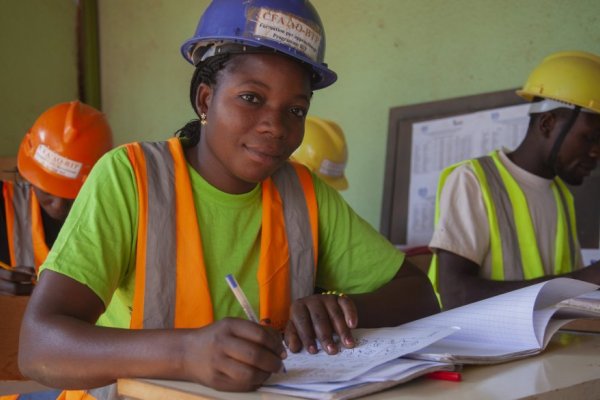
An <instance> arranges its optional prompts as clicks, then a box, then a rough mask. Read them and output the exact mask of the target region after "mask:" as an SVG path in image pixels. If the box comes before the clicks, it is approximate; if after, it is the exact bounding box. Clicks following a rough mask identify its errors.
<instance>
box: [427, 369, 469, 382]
mask: <svg viewBox="0 0 600 400" xmlns="http://www.w3.org/2000/svg"><path fill="white" fill-rule="evenodd" d="M425 377H427V378H429V379H437V380H441V381H452V382H460V381H461V380H462V375H461V374H460V372H456V371H434V372H429V373H428V374H425Z"/></svg>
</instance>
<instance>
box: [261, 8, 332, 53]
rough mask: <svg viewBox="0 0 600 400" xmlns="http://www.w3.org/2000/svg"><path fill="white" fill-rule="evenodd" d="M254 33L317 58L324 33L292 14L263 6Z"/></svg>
mask: <svg viewBox="0 0 600 400" xmlns="http://www.w3.org/2000/svg"><path fill="white" fill-rule="evenodd" d="M254 35H255V36H257V37H263V38H265V39H269V40H274V41H276V42H279V43H282V44H285V45H287V46H290V47H292V48H294V49H296V50H299V51H301V52H302V53H304V55H305V56H306V57H308V58H310V59H311V60H313V61H316V60H317V55H318V53H319V48H320V45H321V38H322V35H321V33H320V32H319V30H318V28H313V27H311V26H310V25H309V24H308V23H307V22H306V21H304V20H301V19H299V18H298V17H296V16H293V15H291V14H286V13H282V12H279V11H275V10H269V9H266V8H261V9H260V10H258V12H257V14H256V27H255V29H254Z"/></svg>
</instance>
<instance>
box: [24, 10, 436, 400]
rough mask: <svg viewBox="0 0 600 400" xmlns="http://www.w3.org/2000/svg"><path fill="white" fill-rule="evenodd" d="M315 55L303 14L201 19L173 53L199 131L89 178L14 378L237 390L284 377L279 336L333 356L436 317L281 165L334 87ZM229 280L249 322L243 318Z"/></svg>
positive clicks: (307, 177)
mask: <svg viewBox="0 0 600 400" xmlns="http://www.w3.org/2000/svg"><path fill="white" fill-rule="evenodd" d="M324 48H325V38H324V32H323V27H322V25H321V21H320V19H319V16H318V15H317V13H316V11H315V10H314V8H313V7H312V5H311V4H310V3H309V2H308V1H288V0H285V1H284V0H281V1H275V0H257V1H251V2H240V1H222V0H220V1H214V2H213V3H212V4H211V5H210V6H209V7H208V9H207V10H206V11H205V13H204V15H203V17H202V19H201V20H200V23H199V25H198V28H197V31H196V34H195V35H194V37H193V38H192V39H190V40H188V41H187V42H186V43H185V44H184V45H183V47H182V53H183V54H184V56H185V58H186V59H187V60H188V61H190V62H192V63H193V64H194V65H195V66H196V71H195V73H194V76H193V79H192V85H191V96H190V97H191V102H192V105H193V107H194V109H195V110H196V112H197V114H198V115H199V117H200V118H199V120H198V121H195V122H192V123H190V124H188V125H186V126H185V127H184V128H183V129H182V130H180V131H179V132H178V135H177V137H176V138H172V139H171V140H169V141H167V142H160V143H133V144H130V145H127V146H125V147H122V148H119V149H117V150H115V151H113V152H111V153H110V154H109V155H108V156H106V157H104V158H103V159H102V160H101V161H100V163H99V164H98V165H97V167H96V168H95V169H94V171H93V172H92V176H90V178H89V179H88V181H87V182H86V184H85V185H84V188H83V190H82V192H81V194H80V197H79V198H78V199H77V201H76V203H75V204H74V205H73V209H72V210H71V214H70V216H69V218H68V220H67V222H66V224H65V226H64V228H63V230H62V231H61V234H60V236H59V238H58V240H57V242H56V243H55V246H54V247H53V249H52V252H51V254H50V256H49V258H48V260H47V261H46V262H45V264H44V265H43V267H42V268H43V272H42V274H41V277H40V282H39V284H38V288H37V289H36V291H35V293H34V296H33V298H32V299H31V302H30V305H29V309H28V311H27V315H26V317H25V321H24V324H23V329H22V336H21V352H20V367H21V369H22V371H23V372H24V373H25V374H26V375H28V376H29V377H31V378H33V379H35V380H37V381H40V382H43V383H45V384H47V385H51V386H54V387H62V388H71V389H73V388H83V389H89V388H94V387H99V386H103V385H108V384H111V383H113V382H114V381H115V380H116V379H117V378H125V377H146V378H166V379H183V380H190V381H195V382H199V383H202V384H205V385H208V386H211V387H213V388H216V389H219V390H227V391H247V390H253V389H255V388H257V387H258V386H260V385H261V384H262V383H263V382H264V381H265V380H266V379H267V378H268V377H269V376H270V374H272V373H275V372H277V371H279V370H280V369H281V367H282V360H283V359H284V358H285V357H286V349H285V347H284V345H283V344H282V340H281V338H282V336H281V333H283V336H284V338H285V342H286V343H287V345H288V348H289V349H290V350H291V351H294V352H295V351H299V350H300V349H301V348H303V347H305V348H307V349H308V350H309V351H310V352H316V351H317V347H316V342H317V341H319V342H320V344H321V345H322V347H323V349H325V351H327V352H328V353H330V354H334V353H336V352H337V351H338V345H340V344H337V343H335V342H334V339H333V338H334V334H337V335H339V337H340V338H341V345H343V346H347V347H352V346H354V341H353V339H352V335H351V328H354V327H357V326H361V327H369V326H383V325H397V324H399V323H402V322H404V321H408V320H412V319H415V318H419V317H421V316H425V315H428V314H431V313H433V312H436V311H437V310H438V309H437V302H436V299H435V297H434V294H433V291H432V288H431V286H430V284H429V281H428V280H427V278H426V277H425V275H424V274H422V273H421V272H420V271H419V270H418V269H417V268H416V267H414V266H412V265H410V264H407V263H406V262H404V255H403V254H402V253H400V252H398V251H396V249H395V248H394V247H393V246H392V245H391V244H390V243H389V242H387V241H386V240H385V238H383V237H382V236H380V235H379V234H378V233H377V232H376V231H375V230H373V229H372V227H371V226H370V225H369V224H367V223H366V222H365V221H363V220H362V219H361V218H360V217H359V216H358V215H356V214H355V213H354V212H353V211H352V209H351V208H350V207H349V206H348V205H347V204H346V203H345V202H344V201H343V200H342V198H341V197H340V195H339V194H338V193H337V192H336V191H335V190H334V189H332V188H330V187H329V186H328V185H327V184H326V183H324V182H323V181H321V180H319V179H318V178H317V177H315V176H314V175H313V174H311V173H310V172H308V170H307V169H306V168H305V167H302V166H300V165H298V164H291V163H289V162H288V161H287V160H288V157H289V156H290V155H291V154H292V152H293V151H294V150H295V149H296V148H297V147H298V146H299V145H300V142H301V141H302V137H303V132H304V121H305V117H306V114H307V112H308V109H309V106H310V101H311V97H312V92H313V90H316V89H321V88H324V87H326V86H328V85H330V84H332V83H333V82H334V81H335V79H336V75H335V73H334V72H333V71H331V70H330V69H328V68H327V66H326V65H325V64H324V63H323V57H324ZM227 274H233V275H234V276H235V277H236V278H237V280H238V281H239V283H240V285H241V287H242V288H243V289H244V291H245V292H246V294H247V295H248V297H249V299H250V302H251V304H252V306H253V307H254V308H255V309H257V310H258V311H259V312H258V314H259V319H260V320H261V324H256V323H252V322H250V321H248V320H246V319H245V318H244V313H243V310H242V308H241V307H240V305H239V304H238V303H237V301H236V299H235V297H234V296H233V294H232V293H231V291H230V289H229V288H228V286H227V283H226V281H225V276H226V275H227ZM316 287H321V288H325V289H326V290H328V291H336V293H335V294H325V295H324V294H314V293H315V288H316ZM342 292H343V293H345V294H343V295H340V294H341V293H342ZM383 304H385V307H382V305H383ZM384 308H385V310H384ZM98 325H102V326H103V327H101V326H98ZM127 328H133V329H127ZM84 365H85V368H83V367H82V366H84ZM89 393H91V394H93V395H94V396H97V397H105V394H106V392H102V393H101V392H100V391H99V390H94V391H90V392H89ZM99 393H100V394H99Z"/></svg>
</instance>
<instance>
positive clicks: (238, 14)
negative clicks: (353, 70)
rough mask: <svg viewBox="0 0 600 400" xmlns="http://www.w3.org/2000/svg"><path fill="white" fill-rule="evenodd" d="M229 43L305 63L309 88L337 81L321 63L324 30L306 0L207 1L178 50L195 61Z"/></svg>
mask: <svg viewBox="0 0 600 400" xmlns="http://www.w3.org/2000/svg"><path fill="white" fill-rule="evenodd" d="M231 43H235V44H240V45H244V46H249V47H253V48H256V47H262V48H268V49H272V50H275V51H277V52H280V53H283V54H286V55H288V56H290V57H293V58H295V59H297V60H299V61H302V62H304V63H306V64H308V65H310V67H311V68H312V71H313V74H314V77H313V85H312V87H313V89H315V90H316V89H322V88H324V87H327V86H329V85H331V84H332V83H334V82H335V81H336V79H337V75H336V73H335V72H333V71H332V70H330V69H329V68H328V67H327V64H325V63H324V62H323V60H324V58H325V31H324V29H323V24H322V23H321V19H320V18H319V14H317V11H316V10H315V8H314V7H313V5H312V4H311V3H310V2H309V1H308V0H245V1H242V0H213V1H212V2H211V4H210V5H209V6H208V8H207V9H206V10H205V11H204V14H202V17H201V18H200V22H199V23H198V27H197V28H196V33H195V34H194V36H193V37H192V38H190V39H188V40H187V41H186V42H185V43H184V44H183V45H182V46H181V54H182V55H183V57H185V59H186V60H188V61H189V62H190V63H191V64H193V65H197V64H198V62H200V61H201V60H203V59H204V58H206V57H207V56H210V55H212V54H213V53H211V52H210V51H208V50H209V49H212V50H213V51H215V50H216V49H217V48H218V47H219V46H220V45H226V44H231ZM224 51H225V52H226V50H224Z"/></svg>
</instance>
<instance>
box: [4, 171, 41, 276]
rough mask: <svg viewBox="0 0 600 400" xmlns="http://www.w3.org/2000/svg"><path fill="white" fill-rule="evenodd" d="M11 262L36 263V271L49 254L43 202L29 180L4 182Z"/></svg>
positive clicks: (19, 263)
mask: <svg viewBox="0 0 600 400" xmlns="http://www.w3.org/2000/svg"><path fill="white" fill-rule="evenodd" d="M2 194H3V195H4V210H5V215H6V231H7V237H8V249H9V252H10V265H11V266H13V267H16V266H34V267H35V271H36V272H37V271H38V269H39V267H40V265H41V264H42V263H43V262H44V260H45V259H46V257H47V256H48V251H49V249H48V245H47V244H46V238H45V236H44V225H43V223H42V213H41V210H40V204H39V202H38V199H37V197H36V196H35V192H34V191H33V188H32V187H31V185H30V184H29V183H23V182H18V183H15V182H9V181H5V182H3V184H2Z"/></svg>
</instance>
